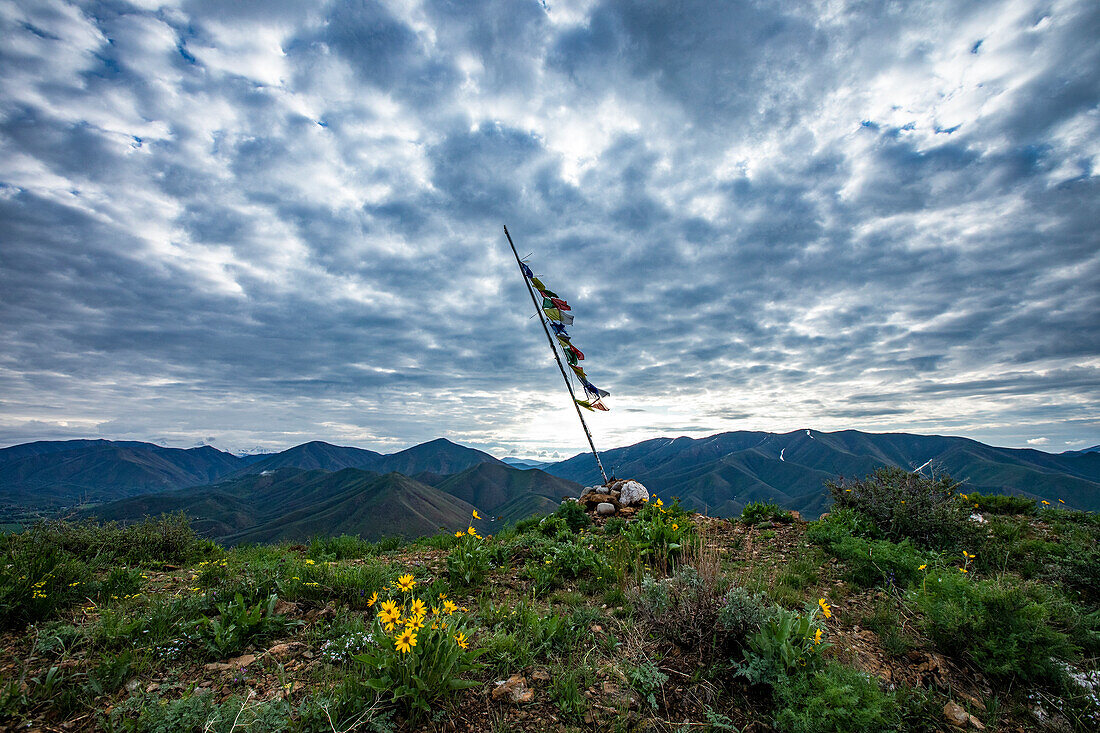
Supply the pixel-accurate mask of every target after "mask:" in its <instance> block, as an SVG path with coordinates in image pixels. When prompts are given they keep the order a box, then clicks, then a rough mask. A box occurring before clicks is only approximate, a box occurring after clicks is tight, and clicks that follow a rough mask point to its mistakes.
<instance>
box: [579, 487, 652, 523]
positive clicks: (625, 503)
mask: <svg viewBox="0 0 1100 733" xmlns="http://www.w3.org/2000/svg"><path fill="white" fill-rule="evenodd" d="M576 501H578V502H579V503H580V504H581V505H582V506H583V507H584V508H585V509H586V510H587V511H589V512H594V513H595V514H597V515H598V516H601V517H610V516H622V517H628V516H631V515H632V514H634V513H635V512H637V511H638V510H639V509H640V508H641V507H642V505H643V504H644V503H645V502H647V501H649V491H648V490H647V489H646V487H644V486H642V485H641V484H640V483H638V482H637V481H633V480H627V479H612V480H611V481H610V482H608V484H607V485H606V486H588V487H586V488H585V489H584V491H582V492H581V495H580V497H579V498H578V499H576Z"/></svg>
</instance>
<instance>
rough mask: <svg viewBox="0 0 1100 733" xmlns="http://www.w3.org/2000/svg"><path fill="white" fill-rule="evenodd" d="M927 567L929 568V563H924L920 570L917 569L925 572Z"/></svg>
mask: <svg viewBox="0 0 1100 733" xmlns="http://www.w3.org/2000/svg"><path fill="white" fill-rule="evenodd" d="M926 567H928V563H924V564H923V565H921V566H920V567H919V568H917V570H924V569H925V568H926Z"/></svg>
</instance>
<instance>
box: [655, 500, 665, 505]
mask: <svg viewBox="0 0 1100 733" xmlns="http://www.w3.org/2000/svg"><path fill="white" fill-rule="evenodd" d="M664 505H665V503H664V502H663V501H661V500H660V499H658V500H657V506H664Z"/></svg>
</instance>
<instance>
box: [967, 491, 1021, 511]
mask: <svg viewBox="0 0 1100 733" xmlns="http://www.w3.org/2000/svg"><path fill="white" fill-rule="evenodd" d="M959 502H960V504H961V505H962V507H963V508H964V509H967V510H973V511H979V512H983V513H987V514H1023V515H1026V516H1032V515H1033V514H1035V507H1036V502H1035V500H1034V499H1028V498H1027V497H1025V496H1005V495H1004V494H987V495H982V494H979V493H978V492H976V491H974V492H971V493H969V494H959Z"/></svg>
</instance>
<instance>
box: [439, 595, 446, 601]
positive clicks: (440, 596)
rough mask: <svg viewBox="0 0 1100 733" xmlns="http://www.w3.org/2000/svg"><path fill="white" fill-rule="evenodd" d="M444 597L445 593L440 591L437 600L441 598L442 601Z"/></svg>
mask: <svg viewBox="0 0 1100 733" xmlns="http://www.w3.org/2000/svg"><path fill="white" fill-rule="evenodd" d="M446 597H447V594H446V593H440V594H439V600H441V601H442V600H443V599H444V598H446Z"/></svg>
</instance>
